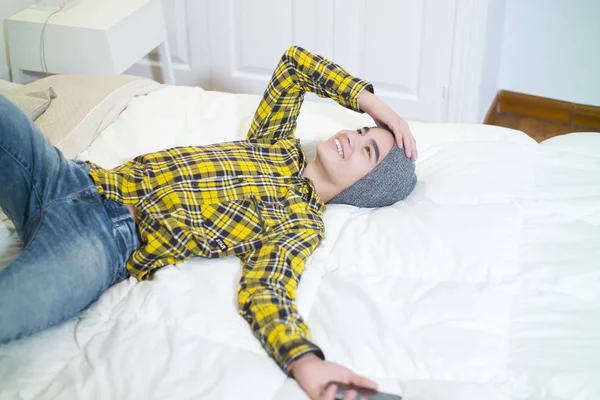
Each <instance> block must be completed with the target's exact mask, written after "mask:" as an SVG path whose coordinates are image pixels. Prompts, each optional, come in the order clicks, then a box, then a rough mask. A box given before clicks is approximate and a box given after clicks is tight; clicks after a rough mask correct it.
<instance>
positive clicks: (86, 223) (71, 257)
mask: <svg viewBox="0 0 600 400" xmlns="http://www.w3.org/2000/svg"><path fill="white" fill-rule="evenodd" d="M88 171H89V164H87V163H85V162H82V161H73V160H67V159H66V158H65V157H64V155H63V154H62V153H61V152H60V150H58V149H57V148H55V147H54V146H53V145H52V144H51V143H50V141H49V140H48V139H47V138H46V137H45V136H43V135H42V134H41V132H40V131H39V130H38V128H37V127H36V126H35V124H34V123H33V122H32V121H31V120H30V119H29V118H28V117H27V116H26V115H25V114H23V113H22V112H21V110H19V109H18V108H17V107H16V106H15V105H14V104H12V103H11V102H10V101H8V100H7V99H6V98H4V97H3V96H0V206H1V207H2V210H3V211H4V212H5V213H6V215H8V216H9V218H10V219H11V220H12V222H13V223H14V225H15V229H16V232H17V234H18V235H19V237H20V239H21V240H22V241H23V251H22V252H21V254H20V255H19V256H18V257H17V259H16V260H15V261H14V262H12V263H11V264H9V265H8V266H7V267H5V268H4V269H0V343H6V342H9V341H11V340H13V339H18V338H20V337H23V336H27V335H31V334H33V333H35V332H38V331H40V330H42V329H45V328H48V327H50V326H53V325H56V324H58V323H60V322H62V321H66V320H68V319H70V318H72V317H74V316H76V315H77V314H78V313H79V312H80V311H82V310H84V309H85V308H87V307H88V306H89V305H90V304H92V303H93V302H94V301H95V300H97V299H98V298H99V297H100V295H101V294H102V292H104V290H106V289H107V288H108V287H110V286H111V285H113V284H115V283H117V282H120V281H121V280H123V279H125V278H126V277H127V270H126V269H125V263H126V261H127V259H128V258H129V256H130V254H131V253H132V252H133V251H134V250H135V249H137V248H138V247H139V245H140V243H139V240H138V236H137V231H136V227H135V223H134V221H133V218H132V217H131V214H130V213H129V210H128V209H127V207H126V206H124V205H122V204H120V203H117V202H114V201H112V200H107V199H105V198H104V197H102V196H100V194H99V193H98V190H97V189H96V187H95V185H94V182H93V181H92V179H91V178H90V177H89V175H88Z"/></svg>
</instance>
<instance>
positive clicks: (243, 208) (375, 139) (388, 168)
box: [0, 47, 417, 399]
mask: <svg viewBox="0 0 600 400" xmlns="http://www.w3.org/2000/svg"><path fill="white" fill-rule="evenodd" d="M307 91H309V92H314V93H317V94H318V95H319V96H322V97H330V98H332V99H334V100H335V101H337V102H338V103H339V104H341V105H342V106H344V107H347V108H350V109H352V110H354V111H357V112H367V113H368V114H369V115H370V116H371V117H373V118H374V119H375V121H376V122H377V123H378V124H379V125H380V126H385V127H386V128H377V127H373V128H361V129H358V130H342V131H340V132H338V133H336V134H335V135H334V136H333V137H332V138H331V139H329V140H327V141H325V142H320V143H319V144H318V145H317V157H316V159H315V160H314V161H312V162H310V163H306V161H305V158H304V154H303V151H302V149H301V147H300V145H299V141H298V140H296V139H295V138H294V131H295V129H296V119H297V117H298V114H299V112H300V107H301V105H302V101H303V98H304V93H305V92H307ZM387 127H389V129H388V128H387ZM392 132H393V134H392ZM400 148H403V150H400ZM416 158H417V149H416V145H415V140H414V138H413V136H412V134H411V132H410V130H409V128H408V125H407V124H406V122H405V121H403V120H402V119H401V118H400V117H399V116H398V115H397V114H396V113H394V112H393V111H392V110H391V109H390V108H389V107H388V106H387V105H385V104H384V103H383V102H382V101H381V100H379V99H378V98H377V97H376V96H375V95H374V94H373V87H372V85H371V84H369V83H368V82H366V81H364V80H361V79H358V78H355V77H352V76H350V75H349V74H348V73H347V72H346V71H344V70H343V69H342V68H340V67H339V66H338V65H336V64H334V63H332V62H330V61H328V60H326V59H324V58H322V57H320V56H318V55H316V54H312V53H309V52H307V51H305V50H304V49H302V48H299V47H291V48H290V49H289V50H287V51H286V52H285V53H284V54H283V56H282V58H281V61H280V62H279V64H278V65H277V68H276V69H275V72H274V74H273V77H272V79H271V82H270V83H269V85H268V87H267V89H266V91H265V94H264V97H263V98H262V101H261V102H260V105H259V107H258V110H257V111H256V114H255V116H254V119H253V121H252V125H251V128H250V131H249V132H248V136H247V139H246V140H243V141H236V142H228V143H220V144H215V145H209V146H190V147H176V148H171V149H168V150H165V151H161V152H157V153H151V154H145V155H141V156H138V157H136V158H134V159H133V160H131V161H129V162H127V163H125V164H123V165H121V166H119V167H116V168H114V169H112V170H105V169H103V168H101V167H100V166H98V165H96V164H94V163H91V162H82V161H73V160H67V159H65V158H64V156H63V155H62V153H61V152H60V151H59V150H57V149H56V148H55V147H54V146H52V145H51V144H50V142H49V141H48V140H47V139H46V138H45V137H43V136H42V135H41V133H40V132H39V130H38V129H37V128H36V127H35V125H34V124H33V123H32V122H31V121H30V120H28V119H27V117H26V116H25V115H24V114H23V113H21V112H20V111H19V110H18V109H17V108H16V107H15V106H14V105H13V104H12V103H10V102H8V100H6V99H4V98H2V97H1V96H0V187H1V188H2V190H1V193H0V205H1V206H2V208H3V210H4V211H5V212H6V214H7V215H8V216H9V217H10V218H11V220H12V221H13V222H14V224H15V228H16V230H17V232H18V234H19V236H20V238H21V239H22V240H23V242H24V249H23V252H22V253H21V254H20V256H19V257H18V258H17V259H16V260H15V261H14V262H13V263H12V264H10V265H9V266H7V267H6V268H5V269H3V270H2V271H0V342H8V341H10V340H12V339H16V338H20V337H22V336H25V335H29V334H32V333H34V332H36V331H39V330H42V329H44V328H46V327H49V326H52V325H54V324H57V323H59V322H61V321H64V320H66V319H69V318H71V317H73V316H75V315H77V313H79V312H80V311H81V310H82V309H84V308H86V307H87V306H88V305H89V304H91V303H92V302H93V301H95V300H96V299H97V298H98V297H99V296H100V294H101V293H102V292H103V291H104V290H106V289H107V288H108V287H109V286H111V285H113V284H115V283H117V282H119V281H121V280H123V279H125V278H126V277H127V276H128V275H131V276H134V277H135V278H137V279H138V280H146V279H150V278H151V277H152V275H153V274H154V273H155V272H156V271H157V270H158V269H159V268H160V267H162V266H164V265H167V264H177V263H180V262H182V261H184V260H186V259H188V258H190V257H192V256H202V257H209V258H216V257H225V256H231V255H236V256H238V257H239V258H240V259H241V261H242V264H243V275H242V279H241V282H240V286H239V291H238V308H239V312H240V314H241V315H242V316H243V317H244V318H245V319H246V320H247V321H248V322H249V323H250V325H251V328H252V330H253V332H254V335H255V336H256V337H257V338H258V340H260V342H261V343H262V345H263V346H264V348H265V349H266V351H267V352H268V354H269V355H270V356H271V357H273V359H274V360H275V361H276V362H277V364H278V365H279V366H280V367H281V368H282V369H283V371H285V372H286V373H288V374H290V375H291V376H293V377H294V378H295V379H296V380H297V381H298V382H299V384H300V385H301V387H302V388H303V389H304V390H305V391H306V393H308V395H309V396H310V397H311V398H315V399H316V398H321V393H320V391H321V389H322V388H323V387H324V385H325V384H327V383H328V382H329V381H342V382H347V383H354V384H357V385H361V386H366V387H375V383H374V382H371V381H369V380H367V379H366V378H362V377H359V376H357V375H356V374H354V373H353V372H351V371H350V370H348V369H346V368H344V367H342V366H340V365H337V364H334V363H330V362H327V361H325V357H324V355H323V352H322V351H321V350H320V349H319V347H317V346H316V345H315V344H314V343H312V342H311V341H310V340H309V331H308V328H307V326H306V325H305V323H304V322H303V320H302V318H301V316H300V315H299V313H298V309H297V307H296V305H295V297H296V288H297V285H298V281H299V279H300V276H301V274H302V270H303V268H304V264H305V260H306V258H307V257H308V256H309V255H310V254H311V253H312V252H313V250H314V249H315V248H316V247H317V245H318V244H319V242H320V240H321V238H322V237H323V233H324V226H323V221H322V219H321V214H322V213H323V211H324V210H325V204H326V203H329V204H335V203H340V204H353V205H356V206H363V207H380V206H387V205H390V204H393V203H395V202H397V201H399V200H402V199H403V198H404V197H406V196H407V195H408V194H409V193H410V192H411V191H412V189H413V187H414V185H415V183H416V176H415V173H414V170H415V168H414V160H416ZM330 396H332V392H330V393H328V394H327V397H328V398H329V397H330Z"/></svg>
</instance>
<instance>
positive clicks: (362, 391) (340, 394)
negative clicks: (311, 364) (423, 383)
mask: <svg viewBox="0 0 600 400" xmlns="http://www.w3.org/2000/svg"><path fill="white" fill-rule="evenodd" d="M331 385H335V386H336V387H337V392H336V395H335V399H336V400H343V398H344V396H346V393H348V392H349V391H350V390H354V391H356V392H357V393H358V396H357V398H359V399H362V398H365V399H368V400H402V397H401V396H398V395H395V394H391V393H384V392H378V391H376V390H371V389H367V388H364V387H360V386H355V385H352V384H347V383H341V382H329V383H328V384H327V386H326V387H325V389H323V393H325V392H326V391H327V389H328V388H329V387H331Z"/></svg>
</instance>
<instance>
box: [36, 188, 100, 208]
mask: <svg viewBox="0 0 600 400" xmlns="http://www.w3.org/2000/svg"><path fill="white" fill-rule="evenodd" d="M91 188H94V189H95V188H96V186H95V185H90V186H88V187H85V188H83V189H81V190H80V191H78V192H74V193H71V194H69V195H68V196H65V197H61V198H58V199H53V200H50V201H49V202H48V203H46V205H45V206H44V208H47V207H50V206H53V205H55V204H58V203H64V202H66V201H69V200H71V199H73V198H74V197H77V196H78V195H79V194H80V193H81V192H85V191H86V190H90V189H91Z"/></svg>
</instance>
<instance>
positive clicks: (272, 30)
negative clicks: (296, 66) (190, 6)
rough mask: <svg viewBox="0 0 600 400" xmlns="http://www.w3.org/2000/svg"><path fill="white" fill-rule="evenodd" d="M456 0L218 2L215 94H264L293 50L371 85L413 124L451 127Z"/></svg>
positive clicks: (213, 31) (213, 22)
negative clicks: (323, 59)
mask: <svg viewBox="0 0 600 400" xmlns="http://www.w3.org/2000/svg"><path fill="white" fill-rule="evenodd" d="M455 8H456V0H418V1H417V0H368V1H367V0H325V1H323V0H321V1H319V0H220V1H211V2H210V11H209V16H210V38H211V40H210V48H211V66H212V83H213V85H212V87H213V88H214V89H216V90H223V91H228V92H234V93H256V94H261V93H263V91H264V89H265V87H266V85H267V83H268V81H269V79H270V77H271V74H272V72H273V69H274V68H275V65H276V64H277V62H278V60H279V57H280V55H281V53H282V52H283V51H284V50H285V49H286V48H287V47H289V46H290V45H291V44H297V45H300V46H302V47H304V48H306V49H308V50H311V51H314V52H317V53H319V54H322V55H323V56H325V57H327V58H329V59H331V60H332V61H335V62H336V63H338V64H340V65H341V66H343V67H344V68H345V69H347V70H348V71H349V72H350V73H351V74H353V75H356V76H359V77H362V78H364V79H367V80H369V81H371V82H372V83H373V84H374V86H375V91H376V93H377V95H378V96H380V97H381V98H382V99H383V100H384V101H386V102H387V103H388V104H390V106H392V107H393V108H394V109H395V110H396V111H397V112H398V113H399V114H400V115H401V116H403V117H404V118H407V119H414V120H422V121H443V120H445V118H446V114H447V101H448V100H447V96H446V91H445V90H444V87H445V86H447V85H448V82H449V79H450V66H451V51H452V40H453V32H454V16H455Z"/></svg>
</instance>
